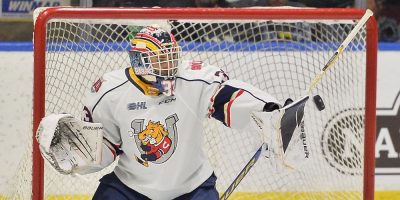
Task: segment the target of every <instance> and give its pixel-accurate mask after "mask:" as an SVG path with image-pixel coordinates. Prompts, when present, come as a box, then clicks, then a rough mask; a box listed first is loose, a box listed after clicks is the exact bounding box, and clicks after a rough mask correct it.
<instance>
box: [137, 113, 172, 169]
mask: <svg viewBox="0 0 400 200" xmlns="http://www.w3.org/2000/svg"><path fill="white" fill-rule="evenodd" d="M178 120H179V119H178V116H177V115H176V114H173V115H170V116H168V117H167V118H166V119H165V126H164V125H163V124H162V123H161V122H160V121H157V122H156V121H152V120H149V121H148V122H147V124H146V125H145V120H144V119H135V120H133V121H132V123H131V128H132V129H133V131H134V133H133V134H131V136H133V137H134V140H135V143H136V145H137V147H138V150H139V152H140V156H136V157H135V159H136V160H137V161H138V162H139V163H141V164H142V165H144V166H146V167H147V166H148V162H152V163H155V164H161V163H164V162H165V161H167V160H168V159H169V158H170V157H171V155H172V154H173V153H174V151H175V148H176V144H177V141H178V134H177V128H176V122H177V121H178ZM144 125H145V126H144Z"/></svg>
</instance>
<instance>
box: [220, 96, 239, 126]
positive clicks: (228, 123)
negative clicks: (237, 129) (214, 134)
mask: <svg viewBox="0 0 400 200" xmlns="http://www.w3.org/2000/svg"><path fill="white" fill-rule="evenodd" d="M243 92H244V90H239V91H236V92H234V93H233V95H232V96H231V99H230V100H229V102H228V104H225V106H224V108H225V112H224V113H225V120H226V122H225V123H226V126H228V127H231V107H232V104H233V102H234V101H235V99H237V98H238V97H239V96H240V95H242V94H243Z"/></svg>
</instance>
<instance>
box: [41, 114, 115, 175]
mask: <svg viewBox="0 0 400 200" xmlns="http://www.w3.org/2000/svg"><path fill="white" fill-rule="evenodd" d="M36 139H37V141H38V143H39V148H40V152H41V154H42V156H43V158H45V160H47V161H48V163H50V164H51V165H52V166H53V167H54V169H56V170H57V171H58V172H60V173H61V174H75V173H77V174H88V173H92V172H96V171H99V170H101V169H103V168H104V167H106V166H108V165H109V164H110V163H112V161H113V156H112V153H111V151H110V150H109V148H108V147H107V146H106V144H103V125H102V124H100V123H88V122H84V121H81V120H78V119H76V118H74V117H73V116H72V115H70V114H52V115H49V116H47V117H44V118H43V119H42V121H41V122H40V124H39V128H38V130H37V132H36ZM102 154H103V155H102ZM110 154H111V155H110ZM110 158H112V159H110Z"/></svg>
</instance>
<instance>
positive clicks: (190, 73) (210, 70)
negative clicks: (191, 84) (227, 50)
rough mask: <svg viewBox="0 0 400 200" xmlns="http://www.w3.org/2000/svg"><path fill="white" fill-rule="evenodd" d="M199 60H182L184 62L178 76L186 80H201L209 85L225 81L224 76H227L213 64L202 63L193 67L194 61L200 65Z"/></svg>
mask: <svg viewBox="0 0 400 200" xmlns="http://www.w3.org/2000/svg"><path fill="white" fill-rule="evenodd" d="M198 62H199V61H188V60H185V61H182V64H181V65H180V66H179V70H178V74H177V78H178V79H182V80H184V81H200V82H203V83H206V84H208V85H210V84H213V83H218V84H221V83H222V82H224V81H225V79H224V78H225V77H226V78H227V76H226V75H225V73H224V72H223V71H222V70H221V69H219V68H217V67H215V66H212V65H208V64H205V63H202V64H201V67H195V68H193V63H195V65H199V64H198Z"/></svg>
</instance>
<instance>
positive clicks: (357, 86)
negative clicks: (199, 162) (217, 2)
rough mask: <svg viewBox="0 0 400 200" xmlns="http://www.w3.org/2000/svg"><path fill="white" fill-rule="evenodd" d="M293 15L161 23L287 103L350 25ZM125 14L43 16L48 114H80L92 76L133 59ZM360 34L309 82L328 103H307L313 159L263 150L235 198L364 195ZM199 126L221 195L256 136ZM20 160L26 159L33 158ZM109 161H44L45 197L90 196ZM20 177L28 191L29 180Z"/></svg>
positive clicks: (207, 57) (192, 53) (194, 54)
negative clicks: (281, 161)
mask: <svg viewBox="0 0 400 200" xmlns="http://www.w3.org/2000/svg"><path fill="white" fill-rule="evenodd" d="M267 16H268V15H267ZM294 20H295V19H294ZM294 20H292V21H288V20H287V19H284V20H268V19H265V20H251V21H249V20H246V21H240V20H234V19H232V20H227V21H221V22H219V21H201V20H197V21H189V20H185V21H182V20H180V21H179V20H174V21H168V20H166V21H162V22H160V21H157V23H163V26H166V27H167V28H168V29H169V30H171V31H172V32H173V33H174V35H175V36H176V39H177V40H178V41H179V44H180V45H181V46H182V50H183V57H184V59H195V60H202V61H204V62H207V63H210V64H212V65H216V66H219V67H221V68H222V69H223V70H224V71H225V72H227V74H228V75H229V76H230V78H231V79H239V80H242V81H245V82H248V83H250V84H252V85H254V86H256V87H258V88H260V89H262V90H264V91H267V92H269V93H270V94H272V95H273V96H275V97H277V98H278V99H279V100H280V101H282V102H283V101H284V100H285V99H286V98H288V97H291V98H294V99H297V98H300V97H302V96H303V95H304V94H305V93H304V91H305V90H306V89H307V86H308V84H309V83H310V81H311V80H312V79H313V78H314V76H315V75H316V74H317V73H318V72H319V71H320V69H321V68H322V67H323V66H324V65H325V64H326V62H327V61H328V60H329V58H330V57H331V56H332V54H333V53H334V52H335V50H336V48H337V47H338V46H339V45H340V43H341V42H342V41H343V40H344V39H345V37H346V36H347V34H348V33H349V32H350V30H351V29H352V28H353V27H354V25H355V24H354V23H355V22H353V21H351V20H348V21H337V20H323V21H322V20H321V21H310V20H309V21H307V20H296V21H294ZM136 21H140V24H152V23H154V22H155V21H154V20H148V21H146V20H136ZM92 22H94V23H92ZM126 22H129V23H126ZM126 22H125V21H118V20H114V22H110V20H108V21H107V20H104V21H103V20H99V19H97V20H87V19H85V20H68V19H62V20H58V19H52V20H51V21H50V22H48V23H47V25H46V33H47V36H46V73H45V81H46V88H45V91H46V93H45V94H46V95H45V109H46V115H47V114H50V113H62V112H66V113H71V114H72V115H75V116H80V114H81V109H82V106H83V104H82V100H83V97H84V96H85V93H86V92H87V91H88V90H89V89H90V86H91V85H92V83H93V81H95V80H96V79H97V78H99V77H100V76H101V75H102V74H104V73H106V72H109V71H112V70H115V69H120V68H125V67H129V57H128V53H127V50H128V48H129V39H128V37H129V34H130V33H129V31H128V26H134V25H135V20H134V19H131V20H126ZM131 28H132V27H131ZM131 30H132V29H131ZM137 30H139V27H138V28H137ZM365 35H366V30H365V28H362V29H361V31H360V33H359V34H358V35H357V36H356V37H355V39H354V40H353V41H352V42H351V43H350V44H349V46H348V48H347V50H346V51H345V52H344V53H343V55H341V56H340V58H339V60H338V62H337V63H336V64H335V66H334V67H333V68H332V69H331V70H330V71H329V72H328V74H327V75H326V76H325V77H324V78H323V80H322V81H321V83H320V84H319V85H318V86H317V88H316V89H315V90H314V94H319V95H320V96H321V97H322V98H323V100H324V102H325V106H326V109H325V110H323V111H318V110H317V108H316V107H315V106H314V105H313V104H309V106H307V107H306V111H305V113H306V114H305V117H306V118H305V122H306V127H305V128H306V130H305V132H306V133H307V135H308V138H309V141H308V145H309V146H308V147H309V150H310V152H311V155H312V156H311V157H312V159H311V161H310V162H308V163H306V164H305V165H302V166H299V167H297V168H296V169H295V170H292V171H286V172H277V171H276V170H275V168H274V167H273V164H271V163H270V162H269V160H268V159H265V158H260V159H259V161H258V162H257V163H256V165H255V166H254V168H253V169H252V170H251V171H250V172H249V174H248V175H247V176H246V177H245V178H244V179H243V181H242V183H241V184H240V185H239V186H238V188H237V189H236V190H235V192H234V193H233V195H232V198H233V199H361V198H362V195H363V193H362V191H363V169H364V162H363V157H364V151H363V150H364V118H365V114H364V111H365V88H366V87H367V83H366V81H365V80H366V59H365V58H366V41H365ZM205 126H206V131H207V132H206V135H207V136H206V139H205V140H206V151H207V152H208V153H209V157H210V161H211V163H212V164H213V166H214V167H215V173H216V175H217V177H218V183H217V189H218V190H219V191H220V192H221V193H223V192H224V191H225V190H226V189H227V187H228V186H229V185H230V184H231V182H232V181H233V180H234V179H235V177H236V176H237V175H238V173H239V172H240V171H241V169H242V168H243V167H244V166H245V164H246V163H247V162H248V160H249V159H250V158H251V157H252V155H253V154H254V152H255V151H256V150H257V149H258V147H259V146H260V145H261V140H260V138H258V137H254V135H255V134H254V133H252V132H250V131H248V132H247V131H240V132H239V131H234V130H230V129H228V128H226V127H223V125H221V124H220V123H219V122H216V121H215V120H207V121H206V122H205ZM28 155H29V153H28ZM25 162H27V163H30V162H31V161H30V160H29V156H27V158H26V159H25ZM23 166H24V167H23V170H22V171H25V172H26V173H24V174H19V178H22V179H25V178H27V179H28V180H30V177H29V176H30V174H29V170H30V164H24V165H23ZM111 169H112V167H110V168H108V169H105V170H103V171H102V172H101V173H97V174H94V175H88V176H86V178H87V179H88V180H82V179H79V178H71V177H67V176H63V175H58V174H57V173H55V172H54V170H52V169H50V167H49V166H47V165H45V177H44V179H45V181H44V187H45V191H44V195H45V198H47V199H54V198H57V199H90V197H91V195H92V194H93V192H94V190H95V189H96V187H97V185H98V179H99V178H100V177H101V176H102V174H104V173H106V172H108V171H110V170H111ZM17 182H18V184H17V185H21V186H23V185H25V187H23V188H29V189H30V185H29V184H30V182H29V181H22V182H21V181H17ZM26 184H28V185H26ZM33 184H35V183H33ZM18 188H19V186H18ZM29 189H27V190H26V191H17V192H14V193H13V194H14V195H15V194H17V195H19V197H12V198H11V199H28V198H30V192H31V191H30V190H29ZM23 190H25V189H23Z"/></svg>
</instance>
